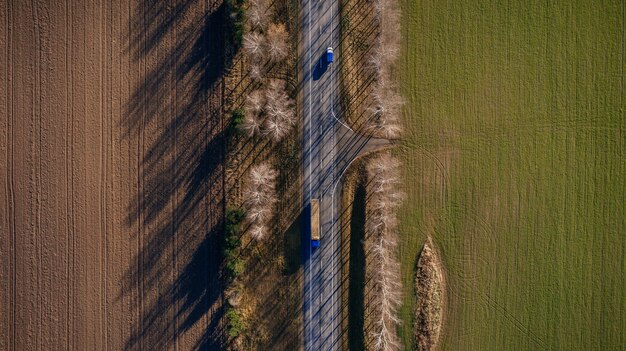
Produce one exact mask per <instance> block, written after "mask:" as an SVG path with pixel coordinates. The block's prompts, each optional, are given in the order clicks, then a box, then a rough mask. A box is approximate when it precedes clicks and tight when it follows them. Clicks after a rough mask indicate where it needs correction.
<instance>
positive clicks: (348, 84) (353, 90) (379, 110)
mask: <svg viewBox="0 0 626 351" xmlns="http://www.w3.org/2000/svg"><path fill="white" fill-rule="evenodd" d="M341 23H342V28H341V29H342V31H341V32H342V43H343V46H342V60H343V62H344V64H343V66H342V90H343V94H344V96H343V109H344V111H345V113H346V119H347V120H348V123H350V124H352V125H353V127H354V128H355V129H357V130H360V131H362V132H365V133H368V134H370V135H373V136H376V137H381V138H387V139H397V138H399V137H400V135H401V132H402V123H401V119H400V113H401V108H402V105H403V99H402V97H401V95H400V93H399V90H398V86H397V84H396V83H395V81H394V79H393V68H394V65H395V62H396V60H397V58H398V54H399V51H400V50H399V48H400V32H399V31H398V28H399V25H400V12H399V8H398V3H397V1H396V0H373V1H366V2H363V1H355V0H344V1H343V3H342V22H341ZM363 62H365V64H363Z"/></svg>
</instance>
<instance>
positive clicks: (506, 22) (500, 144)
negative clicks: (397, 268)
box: [397, 0, 626, 350]
mask: <svg viewBox="0 0 626 351" xmlns="http://www.w3.org/2000/svg"><path fill="white" fill-rule="evenodd" d="M401 4H402V9H403V29H402V31H403V35H404V39H403V51H402V55H401V58H400V60H399V64H398V66H399V67H398V72H397V73H398V77H399V78H400V81H401V83H402V92H403V95H404V96H405V98H406V100H407V105H406V109H405V123H406V134H405V139H404V141H403V146H402V148H400V149H399V150H398V153H399V156H400V157H401V158H402V159H403V161H404V164H405V174H404V176H405V177H404V181H405V186H406V192H407V195H408V200H407V201H406V204H405V206H404V207H403V209H402V210H401V212H400V220H401V225H400V231H401V236H402V245H401V253H400V254H401V260H402V269H403V272H402V274H403V279H404V283H405V291H406V303H405V304H404V306H403V308H402V310H401V313H402V317H403V320H404V323H403V326H402V327H401V333H402V337H403V339H404V342H405V343H406V345H407V349H408V350H410V349H412V348H409V346H410V345H412V339H413V331H412V326H411V319H412V316H413V302H414V301H413V274H414V268H415V263H416V254H417V253H418V251H419V249H420V248H421V245H422V244H423V242H424V238H425V236H426V235H427V234H430V235H432V236H433V238H434V240H435V243H436V244H437V245H438V248H439V251H440V252H441V254H442V256H443V257H442V259H443V261H444V263H445V264H446V265H447V267H446V269H447V283H448V298H447V301H448V306H447V311H446V322H445V327H444V332H443V336H442V340H441V345H442V349H444V350H623V349H624V348H626V279H625V272H626V261H625V254H624V253H625V251H626V220H625V218H626V205H625V202H626V185H625V184H626V118H625V112H624V109H625V107H626V106H625V103H624V98H625V92H624V78H625V77H624V68H625V62H626V61H625V59H624V45H625V40H626V39H625V37H624V22H625V14H624V4H623V2H621V1H565V0H564V1H557V2H556V3H552V2H546V1H541V2H538V1H509V2H508V3H507V2H506V1H458V0H455V1H435V0H428V1H425V0H403V1H401Z"/></svg>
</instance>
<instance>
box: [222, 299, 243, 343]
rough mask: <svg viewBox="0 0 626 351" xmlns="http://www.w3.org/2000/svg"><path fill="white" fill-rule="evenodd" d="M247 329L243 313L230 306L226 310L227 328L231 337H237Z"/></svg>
mask: <svg viewBox="0 0 626 351" xmlns="http://www.w3.org/2000/svg"><path fill="white" fill-rule="evenodd" d="M244 329H245V323H244V322H243V318H242V317H241V313H239V311H237V310H236V309H235V308H232V307H229V308H228V309H227V310H226V330H227V333H228V336H229V337H230V338H233V339H234V338H236V337H238V336H239V334H241V333H242V332H243V331H244Z"/></svg>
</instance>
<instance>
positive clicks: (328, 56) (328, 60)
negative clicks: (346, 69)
mask: <svg viewBox="0 0 626 351" xmlns="http://www.w3.org/2000/svg"><path fill="white" fill-rule="evenodd" d="M333 56H334V54H333V48H332V46H329V47H328V49H326V63H328V64H331V63H333V60H334V57H333Z"/></svg>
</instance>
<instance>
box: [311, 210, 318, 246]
mask: <svg viewBox="0 0 626 351" xmlns="http://www.w3.org/2000/svg"><path fill="white" fill-rule="evenodd" d="M310 206H311V207H310V209H311V247H319V246H320V204H319V200H317V199H312V200H311V205H310Z"/></svg>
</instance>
